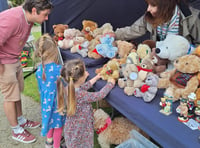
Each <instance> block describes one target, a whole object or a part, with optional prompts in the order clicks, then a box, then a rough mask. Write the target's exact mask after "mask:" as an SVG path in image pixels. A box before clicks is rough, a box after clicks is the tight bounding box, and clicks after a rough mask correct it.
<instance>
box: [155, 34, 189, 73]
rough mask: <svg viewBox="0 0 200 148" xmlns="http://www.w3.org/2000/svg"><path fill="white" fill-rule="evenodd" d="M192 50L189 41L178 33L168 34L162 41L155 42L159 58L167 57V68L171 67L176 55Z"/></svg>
mask: <svg viewBox="0 0 200 148" xmlns="http://www.w3.org/2000/svg"><path fill="white" fill-rule="evenodd" d="M192 51H193V48H192V47H191V45H190V43H189V41H188V40H187V39H186V38H184V37H183V36H180V35H173V34H169V35H167V37H166V38H165V40H163V41H158V42H156V51H155V52H156V54H157V55H158V56H159V57H160V58H161V59H168V60H169V61H170V63H169V64H168V68H167V70H171V69H173V62H174V60H176V59H177V58H178V57H181V56H183V55H186V54H190V53H191V52H192Z"/></svg>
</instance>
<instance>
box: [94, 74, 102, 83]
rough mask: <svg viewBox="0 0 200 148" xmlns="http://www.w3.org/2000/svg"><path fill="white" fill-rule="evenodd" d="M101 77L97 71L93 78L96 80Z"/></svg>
mask: <svg viewBox="0 0 200 148" xmlns="http://www.w3.org/2000/svg"><path fill="white" fill-rule="evenodd" d="M100 78H101V75H100V73H98V74H97V75H96V76H95V80H96V81H97V80H99V79H100Z"/></svg>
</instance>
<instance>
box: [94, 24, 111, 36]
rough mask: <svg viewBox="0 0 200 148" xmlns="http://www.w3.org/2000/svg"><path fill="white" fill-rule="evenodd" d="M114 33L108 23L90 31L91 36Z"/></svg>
mask: <svg viewBox="0 0 200 148" xmlns="http://www.w3.org/2000/svg"><path fill="white" fill-rule="evenodd" d="M108 33H114V31H113V27H112V25H111V24H110V23H105V24H103V25H102V26H101V27H100V28H96V29H95V30H93V32H92V36H93V38H100V37H101V36H102V35H105V34H108Z"/></svg>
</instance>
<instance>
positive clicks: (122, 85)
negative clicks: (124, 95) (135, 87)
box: [118, 79, 125, 88]
mask: <svg viewBox="0 0 200 148" xmlns="http://www.w3.org/2000/svg"><path fill="white" fill-rule="evenodd" d="M118 86H119V87H120V88H124V87H125V80H124V79H118Z"/></svg>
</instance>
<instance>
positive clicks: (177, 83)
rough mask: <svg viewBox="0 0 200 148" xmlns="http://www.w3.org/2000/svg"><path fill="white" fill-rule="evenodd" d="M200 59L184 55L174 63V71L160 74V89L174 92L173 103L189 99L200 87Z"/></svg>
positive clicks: (191, 55)
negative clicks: (199, 75)
mask: <svg viewBox="0 0 200 148" xmlns="http://www.w3.org/2000/svg"><path fill="white" fill-rule="evenodd" d="M199 71H200V58H199V57H198V56H196V55H193V54H190V55H184V56H182V57H179V58H178V59H177V60H175V61H174V69H173V70H170V71H166V72H163V73H161V74H160V77H161V78H160V79H159V83H158V88H166V91H167V90H168V89H171V90H172V92H173V93H172V97H173V101H177V100H179V99H180V98H185V99H188V95H189V94H190V93H192V92H195V91H196V89H197V88H198V86H199V79H198V73H199Z"/></svg>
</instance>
